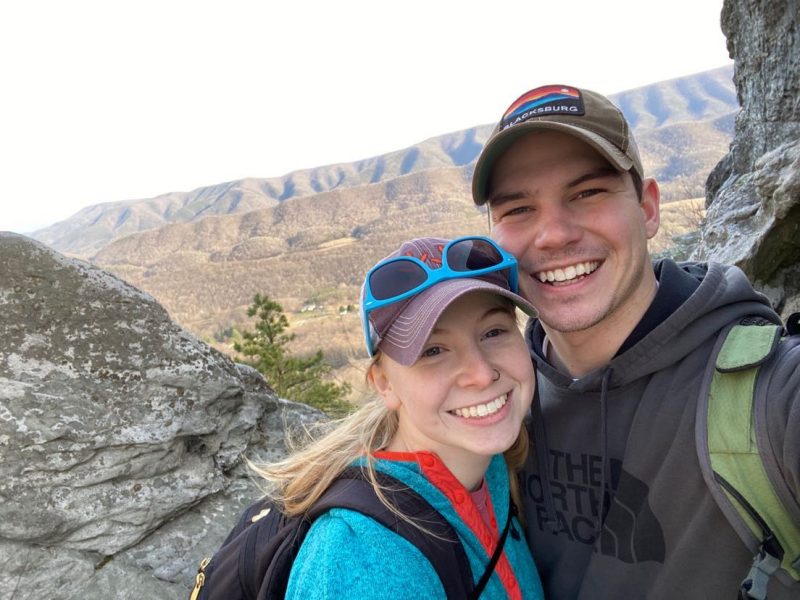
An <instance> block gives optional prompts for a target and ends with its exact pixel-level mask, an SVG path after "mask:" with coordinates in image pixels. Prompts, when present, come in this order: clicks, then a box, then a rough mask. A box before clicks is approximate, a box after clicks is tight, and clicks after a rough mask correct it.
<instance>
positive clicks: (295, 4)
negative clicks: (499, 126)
mask: <svg viewBox="0 0 800 600" xmlns="http://www.w3.org/2000/svg"><path fill="white" fill-rule="evenodd" d="M721 8H722V0H671V1H670V2H653V1H643V0H605V1H597V0H573V1H572V2H569V3H564V2H554V1H552V0H549V1H541V0H527V1H525V2H517V1H512V0H493V1H492V2H488V1H483V2H473V1H471V0H458V1H455V0H452V1H451V0H405V1H404V2H391V3H389V2H380V1H377V2H376V1H375V0H371V1H366V0H365V1H357V0H337V1H335V2H331V1H316V0H314V1H291V0H282V1H279V0H274V1H270V0H253V1H251V0H228V1H226V2H221V1H216V2H211V1H205V0H136V1H135V2H134V1H128V0H102V1H93V0H69V1H63V0H20V1H16V2H3V3H2V5H0V86H2V87H1V88H0V89H1V90H2V91H0V194H2V197H1V198H0V230H12V231H17V232H20V233H22V232H27V231H32V230H35V229H38V228H41V227H44V226H47V225H50V224H52V223H54V222H56V221H59V220H62V219H65V218H67V217H69V216H70V215H72V214H74V213H75V212H77V211H78V210H79V209H80V208H82V207H85V206H88V205H91V204H97V203H100V202H110V201H117V200H127V199H134V198H148V197H152V196H156V195H158V194H161V193H165V192H170V191H177V190H191V189H194V188H197V187H200V186H204V185H210V184H215V183H220V182H223V181H229V180H232V179H239V178H242V177H273V176H280V175H283V174H285V173H288V172H290V171H293V170H296V169H302V168H307V167H314V166H320V165H324V164H331V163H339V162H349V161H353V160H358V159H362V158H368V157H370V156H374V155H377V154H382V153H384V152H389V151H392V150H398V149H401V148H405V147H407V146H410V145H412V144H415V143H417V142H421V141H423V140H425V139H427V138H430V137H433V136H437V135H441V134H444V133H448V132H451V131H457V130H460V129H466V128H468V127H472V126H475V125H479V124H484V123H492V122H494V121H495V120H496V119H497V118H498V117H499V116H500V114H501V113H502V112H503V110H504V109H505V108H506V106H507V105H508V104H510V103H511V102H512V101H513V100H514V99H516V97H517V96H519V95H520V94H521V93H522V92H524V91H526V90H528V89H530V88H532V87H535V86H537V85H542V84H548V83H564V84H573V85H578V86H582V87H587V88H590V89H595V90H597V91H600V92H604V93H608V94H611V93H614V92H619V91H623V90H626V89H631V88H635V87H639V86H642V85H647V84H649V83H653V82H656V81H661V80H664V79H671V78H674V77H680V76H683V75H689V74H692V73H696V72H699V71H705V70H708V69H713V68H716V67H721V66H723V65H726V64H729V63H730V59H729V58H728V53H727V50H726V47H725V38H724V36H723V35H722V33H721V31H720V27H719V14H720V10H721Z"/></svg>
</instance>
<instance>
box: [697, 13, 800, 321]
mask: <svg viewBox="0 0 800 600" xmlns="http://www.w3.org/2000/svg"><path fill="white" fill-rule="evenodd" d="M799 19H800V1H798V0H788V1H786V0H770V1H767V2H764V1H761V0H726V2H725V4H724V7H723V9H722V30H723V32H724V33H725V35H726V36H727V38H728V51H729V52H730V55H731V57H732V58H733V59H734V63H735V64H734V81H735V84H736V88H737V93H738V96H739V103H740V104H741V106H742V110H741V112H740V113H739V115H738V116H737V118H736V131H735V138H734V141H733V144H732V145H731V149H730V152H729V153H728V155H727V156H726V157H725V158H724V159H723V160H722V161H721V162H720V163H719V164H718V165H717V167H716V168H715V169H714V171H713V172H712V173H711V175H710V177H709V180H708V184H707V188H706V203H707V206H708V214H707V220H706V223H705V225H704V226H703V229H702V239H701V242H700V245H699V247H698V249H697V250H696V251H695V255H694V258H699V259H707V260H716V261H719V262H727V263H735V264H737V265H739V266H740V267H742V268H743V269H744V270H745V272H747V274H748V275H749V276H750V278H751V280H753V281H754V282H755V283H756V285H757V286H758V287H759V288H760V289H762V290H764V291H765V292H766V293H767V294H768V295H769V296H770V298H771V300H772V301H773V303H774V304H775V306H776V307H777V308H778V309H779V310H780V311H781V312H782V314H783V316H784V317H785V316H787V315H788V314H789V313H791V312H796V311H800V260H799V259H800V21H799Z"/></svg>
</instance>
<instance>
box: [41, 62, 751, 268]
mask: <svg viewBox="0 0 800 600" xmlns="http://www.w3.org/2000/svg"><path fill="white" fill-rule="evenodd" d="M611 98H612V99H613V100H614V101H616V102H617V103H618V104H619V105H620V106H621V108H622V109H623V111H624V112H625V114H626V116H627V118H628V119H629V120H630V122H631V124H632V126H633V125H635V128H636V134H637V139H638V140H639V146H640V150H641V151H642V155H643V156H642V159H643V162H644V163H645V166H646V168H647V170H648V172H652V173H653V174H654V175H655V176H656V177H657V178H659V180H660V182H661V183H662V184H663V187H664V191H665V198H666V199H668V200H669V199H679V198H687V197H692V196H696V195H698V193H697V192H698V191H699V190H700V189H701V188H702V185H703V184H704V177H705V174H706V173H707V172H708V171H709V170H710V168H711V167H712V166H713V165H714V164H715V162H716V160H718V159H719V157H721V156H722V154H724V151H725V150H726V149H727V144H728V143H729V142H730V138H731V136H732V129H733V125H732V123H733V118H732V115H733V114H734V113H735V112H736V111H737V110H738V105H737V104H736V95H735V91H734V88H733V82H732V67H731V66H726V67H721V68H719V69H715V70H712V71H707V72H702V73H696V74H693V75H689V76H686V77H682V78H676V79H672V80H668V81H665V82H659V83H655V84H652V85H649V86H642V87H640V88H635V89H632V90H627V91H624V92H620V93H618V94H614V95H612V96H611ZM719 119H723V120H724V121H725V122H726V123H729V124H730V126H729V127H725V128H724V130H723V131H720V130H719V129H718V127H717V126H716V125H715V122H716V121H718V120H719ZM688 124H691V125H688ZM701 124H702V125H701ZM676 127H677V128H678V129H674V128H676ZM491 128H492V125H491V124H489V125H478V126H476V127H472V128H468V129H465V130H460V131H456V132H452V133H448V134H444V135H440V136H435V137H432V138H428V139H427V140H424V141H422V142H420V143H419V144H415V145H413V146H410V147H408V148H404V149H401V150H396V151H393V152H388V153H386V154H381V155H378V156H373V157H370V158H366V159H363V160H359V161H355V162H350V163H338V164H331V165H325V166H320V167H314V168H310V169H302V170H298V171H293V172H291V173H288V174H286V175H283V176H279V177H269V178H256V177H249V178H244V179H239V180H234V181H229V182H223V183H218V184H214V185H210V186H203V187H200V188H196V189H194V190H191V191H188V192H169V193H166V194H161V195H159V196H156V197H154V198H147V199H137V200H123V201H116V202H108V203H102V204H98V205H93V206H89V207H86V208H84V209H82V210H81V211H78V213H76V214H75V215H73V216H72V217H70V218H69V219H66V220H64V221H61V222H59V223H55V224H53V225H51V226H49V227H47V228H44V229H41V230H38V231H36V232H34V233H33V234H32V237H34V238H35V239H38V240H39V241H42V242H44V243H46V244H48V245H50V246H52V247H53V248H55V249H57V250H59V251H61V252H65V253H68V254H72V255H75V256H80V257H84V258H89V257H92V256H94V255H95V254H97V253H98V252H99V251H100V250H101V249H102V248H103V247H104V246H105V245H107V244H108V243H110V242H113V241H114V240H117V239H120V238H122V237H124V236H127V235H131V234H136V233H138V232H141V231H148V230H153V229H157V228H159V227H162V226H164V225H167V224H170V223H176V222H191V221H198V220H201V219H203V218H205V217H207V216H210V215H222V214H238V213H245V212H248V211H250V210H258V209H262V208H269V207H271V206H274V205H276V204H280V203H282V202H285V201H287V200H293V199H296V198H300V197H307V196H312V195H315V194H320V193H323V192H328V191H332V190H335V189H352V188H355V187H359V186H363V185H370V184H378V183H383V182H387V181H390V180H391V179H393V178H395V177H401V176H404V175H408V174H411V173H414V172H422V171H426V170H430V169H437V168H443V167H450V168H461V167H465V166H469V165H471V164H472V163H473V162H474V161H475V159H476V158H477V156H478V154H479V153H480V149H481V148H482V146H483V143H484V142H485V140H486V138H487V137H488V135H489V133H490V132H491ZM664 128H673V131H679V130H681V128H683V131H684V132H685V133H684V135H693V136H694V137H697V136H698V134H699V133H701V132H702V131H705V132H706V134H707V135H708V136H709V137H710V138H712V139H713V141H714V143H713V144H712V145H713V146H714V147H715V148H717V152H716V154H714V156H713V157H711V156H710V155H709V156H699V157H698V156H695V157H694V159H693V160H689V161H684V162H685V163H686V165H685V166H684V167H682V168H683V169H684V170H683V171H681V172H679V173H675V169H674V168H672V169H668V170H667V171H665V172H664V173H661V172H659V165H662V166H663V164H665V163H664V161H663V158H662V157H663V156H664V155H665V153H667V154H669V155H677V156H682V155H683V153H684V151H685V148H680V149H675V148H669V147H665V145H664V144H663V142H661V141H659V137H663V131H662V132H661V134H662V135H661V136H659V134H656V133H655V132H658V131H659V130H663V129H664ZM720 134H722V136H720ZM652 136H655V138H654V139H655V141H654V142H653V144H652V146H653V148H652V149H651V148H650V144H649V139H650V138H651V137H652ZM723 138H724V139H723ZM723 145H724V146H725V147H721V146H723ZM686 169H690V170H693V172H694V173H695V175H694V176H693V177H691V178H690V179H691V181H688V180H687V177H688V174H687V172H686ZM698 171H699V172H700V176H699V177H698V175H697V172H698ZM664 175H666V177H665V176H664ZM681 176H683V177H684V180H682V181H679V182H678V183H679V185H678V188H679V189H678V190H672V189H670V184H672V183H673V178H675V177H681ZM700 178H702V179H703V181H702V182H700V181H699V179H700ZM687 187H689V188H691V189H689V190H686V189H685V188H687Z"/></svg>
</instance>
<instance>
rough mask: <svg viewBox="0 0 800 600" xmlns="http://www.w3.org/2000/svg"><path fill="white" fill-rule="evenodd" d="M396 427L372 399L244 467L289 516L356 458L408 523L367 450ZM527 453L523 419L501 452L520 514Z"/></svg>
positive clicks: (301, 510)
mask: <svg viewBox="0 0 800 600" xmlns="http://www.w3.org/2000/svg"><path fill="white" fill-rule="evenodd" d="M509 305H511V303H510V302H509ZM380 358H381V353H380V351H378V352H377V353H376V355H375V356H374V357H373V359H372V361H371V362H370V365H369V368H368V369H367V380H368V383H371V382H369V373H370V372H371V370H372V369H373V367H374V366H375V365H376V364H377V363H378V362H379V361H380ZM397 425H398V419H397V413H396V412H395V411H393V410H389V409H388V408H387V407H386V406H385V405H384V403H383V401H382V399H380V398H376V399H374V400H370V401H369V402H368V403H367V404H365V405H364V406H362V407H361V408H359V409H358V410H357V411H356V412H354V413H353V414H352V415H350V416H348V417H345V418H344V419H340V420H339V421H336V422H333V423H321V424H319V425H317V426H315V427H313V428H311V429H310V430H306V431H305V434H306V435H304V436H303V437H304V439H302V440H298V439H297V437H296V435H295V436H291V435H290V436H289V453H290V454H289V456H288V457H287V458H285V459H283V460H281V461H278V462H275V463H271V464H266V465H254V464H252V463H250V466H251V468H252V469H253V470H254V471H255V473H256V474H257V475H259V476H260V477H262V478H263V479H264V480H265V482H266V484H267V485H266V486H265V488H266V493H267V494H268V495H269V496H270V497H271V498H272V499H273V500H274V501H276V502H277V503H278V504H279V505H280V506H281V509H282V511H283V512H284V513H285V514H287V515H292V516H294V515H302V514H304V513H306V512H307V511H308V510H309V509H310V508H311V506H312V505H313V504H314V503H315V502H316V501H317V500H318V499H319V498H320V496H322V494H323V493H324V492H325V490H326V489H328V486H330V484H331V483H332V482H333V480H334V479H336V478H337V477H338V476H339V475H340V474H341V473H342V471H344V469H345V468H346V467H348V466H350V465H351V464H352V463H353V461H355V460H357V459H359V458H362V459H363V460H364V463H363V464H364V466H363V470H364V472H365V474H366V476H367V479H368V480H369V481H370V483H372V486H373V487H374V489H375V494H376V495H377V496H378V498H379V499H380V500H381V502H383V503H384V504H385V505H386V507H387V508H389V510H391V511H392V512H394V513H395V514H397V516H399V517H401V518H403V519H405V520H406V521H409V522H413V521H411V519H409V518H408V517H407V516H405V515H403V514H402V513H400V512H399V511H398V510H397V509H396V508H395V507H394V506H393V505H392V504H391V502H389V500H388V499H387V498H386V496H385V494H384V493H383V489H382V486H381V485H380V484H379V483H378V480H377V477H376V475H375V459H374V457H373V453H374V452H376V451H378V450H382V449H384V448H386V447H387V446H388V445H389V443H390V442H391V441H392V439H393V438H394V435H395V433H396V432H397ZM295 433H296V432H295ZM527 454H528V433H527V429H526V427H525V425H524V423H523V424H522V426H521V427H520V432H519V435H518V436H517V439H516V440H515V441H514V443H513V444H512V445H511V447H510V448H509V449H508V450H506V451H505V452H504V453H503V455H504V456H505V459H506V465H507V468H508V476H509V477H508V478H509V483H510V487H511V498H512V500H513V501H514V504H516V506H517V509H518V510H517V512H518V514H519V515H522V503H521V497H520V490H519V481H518V479H517V474H518V471H519V469H520V468H521V467H522V465H523V464H524V462H525V458H526V456H527Z"/></svg>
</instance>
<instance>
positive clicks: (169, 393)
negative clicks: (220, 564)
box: [0, 234, 320, 600]
mask: <svg viewBox="0 0 800 600" xmlns="http://www.w3.org/2000/svg"><path fill="white" fill-rule="evenodd" d="M0 332H2V335H0V456H2V460H0V565H2V566H3V568H2V569H0V598H8V599H12V598H13V599H15V600H17V599H26V598H42V597H45V598H76V597H80V598H82V599H94V598H97V599H101V598H103V599H108V598H137V599H139V598H156V599H158V598H165V599H166V598H181V597H185V596H186V595H187V594H188V589H189V588H190V587H191V581H192V579H193V573H194V571H195V570H196V566H197V562H198V561H199V559H200V558H202V557H203V556H204V555H208V554H211V553H212V552H213V550H214V549H216V547H217V546H218V545H219V543H220V542H221V541H222V539H223V537H224V535H225V534H226V533H227V531H228V529H229V528H230V526H231V524H232V522H233V520H234V518H235V517H236V515H237V514H238V513H239V512H240V510H241V508H242V507H243V506H244V505H245V504H247V503H249V502H251V501H252V500H254V499H255V498H256V497H257V496H258V495H259V491H258V489H257V488H256V486H255V485H254V484H253V483H251V482H250V481H249V480H248V479H247V474H246V470H245V468H244V466H243V465H242V464H241V459H242V456H243V455H247V456H250V457H254V458H256V459H258V458H261V457H265V456H269V458H275V457H276V456H280V455H281V454H282V453H283V450H284V447H283V427H284V420H287V421H289V424H290V425H291V423H292V421H297V420H298V419H299V420H304V419H306V420H307V419H318V418H319V416H320V414H319V413H317V412H316V411H313V409H305V410H303V409H301V408H300V407H297V405H292V404H291V403H286V402H285V401H280V400H278V399H277V398H276V397H275V395H274V393H272V391H271V390H270V389H269V388H268V387H267V385H266V382H265V381H264V379H263V377H261V375H260V374H258V373H257V372H255V371H254V370H252V369H250V368H249V367H245V366H243V365H235V364H234V363H232V362H231V361H230V360H229V359H227V358H226V357H224V356H223V355H221V354H220V353H218V352H217V351H215V350H213V349H211V348H210V347H208V346H206V345H205V344H203V343H202V342H200V341H198V340H196V339H194V338H193V337H192V336H191V335H189V334H188V333H186V332H185V331H183V330H182V329H180V328H179V327H178V326H176V325H175V324H174V323H173V322H172V321H171V320H170V318H169V316H168V315H167V313H166V311H165V310H164V309H163V308H162V307H161V306H160V305H159V304H157V303H156V302H155V300H153V298H151V297H150V296H148V295H146V294H144V293H142V292H140V291H139V290H137V289H135V288H133V287H131V286H129V285H127V284H126V283H124V282H122V281H121V280H119V279H117V278H115V277H113V276H112V275H110V274H108V273H106V272H104V271H102V270H100V269H97V268H95V267H92V266H91V265H88V264H86V263H83V262H80V261H76V260H72V259H67V258H65V257H63V256H61V255H59V254H58V253H56V252H54V251H52V250H50V249H48V248H47V247H45V246H43V245H41V244H40V243H38V242H35V241H33V240H30V239H28V238H25V237H23V236H19V235H15V234H0Z"/></svg>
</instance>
